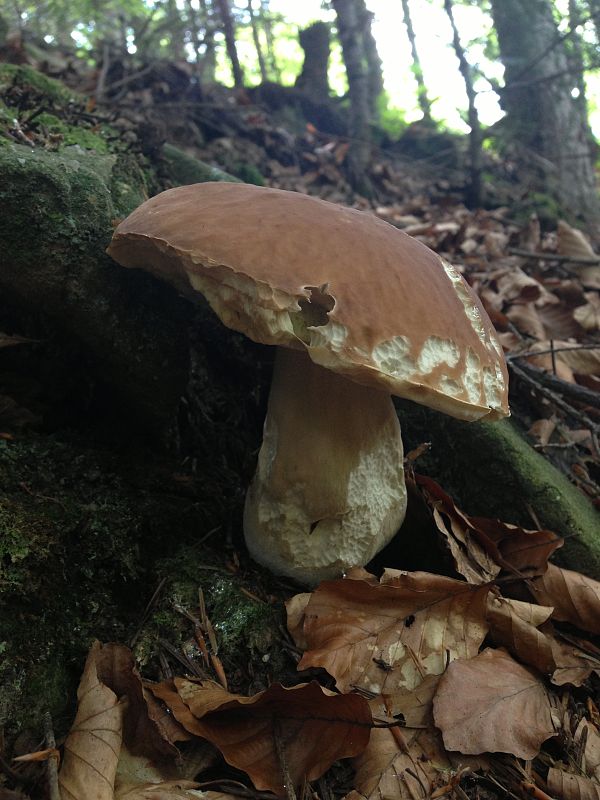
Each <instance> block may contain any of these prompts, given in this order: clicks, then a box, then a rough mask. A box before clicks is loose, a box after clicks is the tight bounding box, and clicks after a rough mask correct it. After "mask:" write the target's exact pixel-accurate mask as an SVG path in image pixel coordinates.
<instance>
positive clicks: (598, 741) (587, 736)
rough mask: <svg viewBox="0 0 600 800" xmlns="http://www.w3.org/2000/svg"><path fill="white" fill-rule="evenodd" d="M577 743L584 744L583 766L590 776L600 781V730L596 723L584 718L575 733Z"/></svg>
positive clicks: (574, 737)
mask: <svg viewBox="0 0 600 800" xmlns="http://www.w3.org/2000/svg"><path fill="white" fill-rule="evenodd" d="M573 740H574V742H575V744H577V745H579V746H580V747H581V745H582V744H583V756H582V759H581V768H582V769H583V771H584V772H585V774H586V775H588V776H589V777H590V778H594V779H595V780H597V781H599V782H600V731H598V728H597V727H596V726H595V725H592V724H591V723H590V722H588V720H587V719H582V720H581V721H580V722H579V725H578V726H577V729H576V730H575V733H574V735H573Z"/></svg>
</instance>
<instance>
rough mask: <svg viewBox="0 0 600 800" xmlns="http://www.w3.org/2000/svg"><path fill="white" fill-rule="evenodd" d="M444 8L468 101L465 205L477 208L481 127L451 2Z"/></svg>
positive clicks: (479, 186)
mask: <svg viewBox="0 0 600 800" xmlns="http://www.w3.org/2000/svg"><path fill="white" fill-rule="evenodd" d="M444 8H445V10H446V14H447V15H448V19H449V20H450V25H451V27H452V44H453V47H454V52H455V53H456V57H457V59H458V68H459V70H460V74H461V75H462V77H463V80H464V83H465V90H466V92H467V99H468V111H467V121H468V123H469V127H470V129H471V131H470V133H469V173H470V174H469V186H468V189H467V197H466V201H467V205H469V206H471V207H472V208H473V207H477V206H480V205H481V199H482V198H481V142H482V136H481V125H480V123H479V115H478V114H477V107H476V105H475V99H476V97H477V93H476V91H475V87H474V85H473V71H472V69H471V65H470V64H469V62H468V61H467V57H466V54H465V50H464V48H463V46H462V44H461V41H460V34H459V31H458V28H457V26H456V21H455V19H454V12H453V9H452V0H444Z"/></svg>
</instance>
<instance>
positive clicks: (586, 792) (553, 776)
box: [546, 767, 600, 800]
mask: <svg viewBox="0 0 600 800" xmlns="http://www.w3.org/2000/svg"><path fill="white" fill-rule="evenodd" d="M546 783H547V784H548V791H549V792H551V793H552V794H553V795H556V796H557V797H559V798H561V800H600V783H597V782H596V781H593V780H591V779H590V778H586V777H584V776H583V775H572V774H571V773H569V772H563V770H562V769H556V768H555V767H550V769H549V770H548V777H547V778H546Z"/></svg>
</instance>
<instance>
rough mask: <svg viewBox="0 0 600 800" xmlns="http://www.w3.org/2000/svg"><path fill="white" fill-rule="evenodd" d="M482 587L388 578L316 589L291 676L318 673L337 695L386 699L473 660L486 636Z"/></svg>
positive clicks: (423, 576) (423, 577)
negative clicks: (328, 678)
mask: <svg viewBox="0 0 600 800" xmlns="http://www.w3.org/2000/svg"><path fill="white" fill-rule="evenodd" d="M488 591H489V587H487V586H472V585H469V584H467V583H465V582H463V581H457V580H454V579H452V578H446V577H444V576H442V575H431V574H429V573H426V572H413V573H400V572H393V571H390V570H388V571H387V572H386V574H385V575H384V577H383V578H382V582H381V583H379V584H373V583H371V582H370V581H365V580H351V579H348V578H346V579H342V580H337V581H325V582H323V583H322V584H321V585H320V586H319V587H318V588H317V589H316V590H315V591H314V592H313V593H312V596H311V598H310V601H309V603H308V605H307V607H306V611H305V620H304V630H303V634H304V636H305V637H306V641H307V643H308V650H307V652H305V654H304V656H303V657H302V660H301V661H300V664H299V665H298V669H299V670H302V669H307V668H309V667H323V668H324V669H326V670H327V671H328V672H329V674H330V675H332V676H333V677H334V678H335V680H336V684H337V686H338V688H339V689H340V691H342V692H347V691H350V690H351V689H352V687H360V688H362V689H365V690H367V691H368V692H373V693H380V692H385V693H386V694H392V693H393V692H395V691H396V690H397V689H399V688H403V687H405V688H408V689H412V688H415V687H416V686H418V685H419V684H420V683H421V681H422V680H423V679H424V678H425V676H426V675H439V674H441V673H442V672H443V671H444V669H445V668H446V665H447V663H448V660H450V661H452V660H454V659H456V658H469V657H470V656H472V655H475V654H476V653H477V651H478V650H479V646H480V645H481V642H482V641H483V639H484V637H485V635H486V633H487V623H486V621H485V603H486V596H487V593H488Z"/></svg>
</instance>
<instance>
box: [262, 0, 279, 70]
mask: <svg viewBox="0 0 600 800" xmlns="http://www.w3.org/2000/svg"><path fill="white" fill-rule="evenodd" d="M258 18H259V19H260V23H261V25H262V29H263V31H264V32H265V39H266V40H267V60H268V62H269V69H270V70H271V74H272V75H273V76H274V77H275V80H276V81H278V82H279V80H280V78H281V72H280V70H279V67H278V66H277V59H276V58H275V41H274V39H273V26H272V24H271V12H270V10H269V0H260V8H259V10H258Z"/></svg>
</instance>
